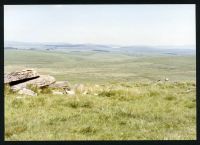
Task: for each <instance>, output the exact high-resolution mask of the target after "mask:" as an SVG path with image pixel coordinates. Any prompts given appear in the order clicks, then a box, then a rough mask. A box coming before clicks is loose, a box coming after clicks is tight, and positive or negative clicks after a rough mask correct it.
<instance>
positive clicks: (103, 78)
mask: <svg viewBox="0 0 200 145" xmlns="http://www.w3.org/2000/svg"><path fill="white" fill-rule="evenodd" d="M4 63H5V72H11V71H15V70H20V69H23V68H27V67H29V68H35V69H36V70H37V71H38V72H39V73H41V74H50V75H53V76H54V77H55V78H56V79H57V80H68V81H69V82H72V83H88V82H91V83H96V82H101V83H105V82H113V81H117V82H118V81H125V82H127V81H139V82H141V81H149V80H150V81H152V80H158V79H164V78H165V77H167V78H169V80H171V81H188V80H189V81H190V80H193V81H195V79H196V58H195V56H142V57H138V56H131V55H126V54H118V53H99V52H68V53H63V52H51V51H31V50H5V60H4Z"/></svg>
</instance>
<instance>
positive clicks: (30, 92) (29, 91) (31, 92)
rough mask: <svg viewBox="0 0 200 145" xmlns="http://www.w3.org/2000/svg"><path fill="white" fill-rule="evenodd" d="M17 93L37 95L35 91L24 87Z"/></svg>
mask: <svg viewBox="0 0 200 145" xmlns="http://www.w3.org/2000/svg"><path fill="white" fill-rule="evenodd" d="M18 94H20V95H28V96H37V93H35V92H33V91H31V90H29V89H26V88H23V89H21V90H20V91H19V92H18Z"/></svg>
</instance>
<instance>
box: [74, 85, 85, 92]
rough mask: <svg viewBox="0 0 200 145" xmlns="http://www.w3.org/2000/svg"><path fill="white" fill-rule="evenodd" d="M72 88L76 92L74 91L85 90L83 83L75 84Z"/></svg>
mask: <svg viewBox="0 0 200 145" xmlns="http://www.w3.org/2000/svg"><path fill="white" fill-rule="evenodd" d="M73 90H74V91H75V92H76V93H80V94H82V93H84V92H85V91H86V90H85V86H84V85H83V84H75V85H74V87H73Z"/></svg>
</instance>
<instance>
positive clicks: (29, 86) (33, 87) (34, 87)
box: [26, 84, 40, 94]
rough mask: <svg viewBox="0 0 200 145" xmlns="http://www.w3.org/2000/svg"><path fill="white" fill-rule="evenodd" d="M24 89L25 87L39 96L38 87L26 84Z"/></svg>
mask: <svg viewBox="0 0 200 145" xmlns="http://www.w3.org/2000/svg"><path fill="white" fill-rule="evenodd" d="M26 87H27V89H30V90H32V91H33V92H35V93H37V94H39V92H40V90H39V87H38V86H37V85H33V84H27V86H26Z"/></svg>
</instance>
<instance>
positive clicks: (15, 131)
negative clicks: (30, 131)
mask: <svg viewBox="0 0 200 145" xmlns="http://www.w3.org/2000/svg"><path fill="white" fill-rule="evenodd" d="M26 130H27V126H26V125H25V124H23V123H22V124H17V125H15V126H14V127H12V128H11V127H10V128H7V129H5V136H6V137H11V136H13V135H15V134H16V135H18V134H20V133H23V132H25V131H26Z"/></svg>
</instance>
